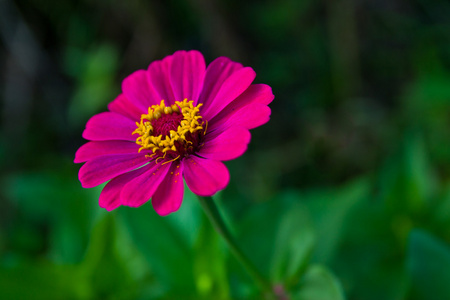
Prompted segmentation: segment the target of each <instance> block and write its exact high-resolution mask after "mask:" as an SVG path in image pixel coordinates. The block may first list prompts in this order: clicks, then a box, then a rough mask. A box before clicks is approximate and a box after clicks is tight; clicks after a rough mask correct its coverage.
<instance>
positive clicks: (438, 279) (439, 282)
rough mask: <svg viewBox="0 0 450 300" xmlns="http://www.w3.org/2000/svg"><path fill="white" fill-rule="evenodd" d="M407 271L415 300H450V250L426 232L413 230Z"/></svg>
mask: <svg viewBox="0 0 450 300" xmlns="http://www.w3.org/2000/svg"><path fill="white" fill-rule="evenodd" d="M408 270H409V272H410V276H411V283H412V292H413V295H414V296H415V297H416V298H414V299H430V297H431V298H433V299H450V284H449V282H450V248H449V246H448V245H447V244H445V243H443V242H442V241H440V240H438V239H437V238H435V237H433V236H432V235H430V234H429V233H427V232H426V231H423V230H413V231H412V232H411V234H410V240H409V247H408Z"/></svg>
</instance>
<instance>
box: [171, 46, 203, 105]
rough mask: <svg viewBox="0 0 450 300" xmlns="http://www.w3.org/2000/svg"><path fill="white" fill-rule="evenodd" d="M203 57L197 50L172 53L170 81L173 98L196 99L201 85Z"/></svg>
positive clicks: (179, 99)
mask: <svg viewBox="0 0 450 300" xmlns="http://www.w3.org/2000/svg"><path fill="white" fill-rule="evenodd" d="M204 76H205V59H204V58H203V55H202V54H201V53H200V52H198V51H188V52H185V51H178V52H176V53H175V54H174V55H173V62H172V68H171V71H170V82H171V83H172V88H173V92H174V96H175V100H177V101H183V100H184V99H188V100H194V99H195V100H196V99H198V97H199V95H200V91H201V90H202V87H203V78H204Z"/></svg>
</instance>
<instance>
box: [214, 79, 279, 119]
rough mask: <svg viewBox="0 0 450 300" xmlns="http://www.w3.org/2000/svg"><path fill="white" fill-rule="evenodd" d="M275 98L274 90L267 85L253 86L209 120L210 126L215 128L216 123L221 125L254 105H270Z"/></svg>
mask: <svg viewBox="0 0 450 300" xmlns="http://www.w3.org/2000/svg"><path fill="white" fill-rule="evenodd" d="M273 98H274V96H273V94H272V89H271V88H270V86H268V85H266V84H252V85H250V86H249V87H248V89H247V90H245V92H243V93H242V94H241V95H240V96H239V97H237V98H236V99H235V100H234V101H232V102H231V103H230V104H228V105H227V106H226V107H225V108H224V109H223V110H222V111H221V112H220V113H218V114H217V115H216V116H215V117H214V118H212V119H211V120H209V124H208V125H209V126H215V125H216V123H221V122H222V120H227V119H228V118H230V117H231V116H232V115H233V114H234V113H235V112H236V111H238V110H240V109H241V108H243V107H245V106H247V105H250V104H253V103H260V104H264V105H268V104H269V103H270V102H272V100H273Z"/></svg>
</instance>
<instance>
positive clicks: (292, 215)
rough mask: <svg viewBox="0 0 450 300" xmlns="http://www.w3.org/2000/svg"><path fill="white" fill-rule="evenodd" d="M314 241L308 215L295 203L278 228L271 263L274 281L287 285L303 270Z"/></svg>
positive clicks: (294, 281)
mask: <svg viewBox="0 0 450 300" xmlns="http://www.w3.org/2000/svg"><path fill="white" fill-rule="evenodd" d="M314 243H315V235H314V231H313V228H312V225H311V223H310V220H309V215H308V213H307V211H306V210H305V207H304V206H303V205H296V206H295V207H293V208H292V209H290V210H289V211H288V212H287V213H286V215H285V216H284V218H283V220H282V221H281V224H280V226H279V228H278V233H277V239H276V241H275V249H274V256H273V263H272V270H273V271H272V274H273V275H272V277H273V278H274V281H275V282H285V283H286V285H287V286H288V287H289V286H290V285H292V284H294V283H297V282H298V280H299V279H300V276H301V275H302V274H303V272H304V271H305V269H306V267H307V264H308V261H309V258H310V256H311V253H312V250H313V246H314Z"/></svg>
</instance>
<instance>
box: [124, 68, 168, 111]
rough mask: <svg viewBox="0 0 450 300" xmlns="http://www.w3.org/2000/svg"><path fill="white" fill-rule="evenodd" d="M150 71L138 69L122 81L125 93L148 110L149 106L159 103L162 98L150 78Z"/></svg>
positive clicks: (140, 106)
mask: <svg viewBox="0 0 450 300" xmlns="http://www.w3.org/2000/svg"><path fill="white" fill-rule="evenodd" d="M147 73H148V72H147V71H144V70H138V71H136V72H134V73H132V74H131V75H129V76H128V77H127V78H125V79H124V80H123V82H122V91H123V93H124V95H125V96H126V97H127V98H128V99H130V100H131V101H132V102H133V103H135V104H136V105H137V106H138V107H139V108H141V109H144V110H147V108H148V107H149V106H152V105H155V104H159V103H160V102H161V99H160V98H159V95H158V94H157V93H156V92H155V90H154V88H153V86H152V85H151V84H150V82H149V80H148V74H147Z"/></svg>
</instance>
